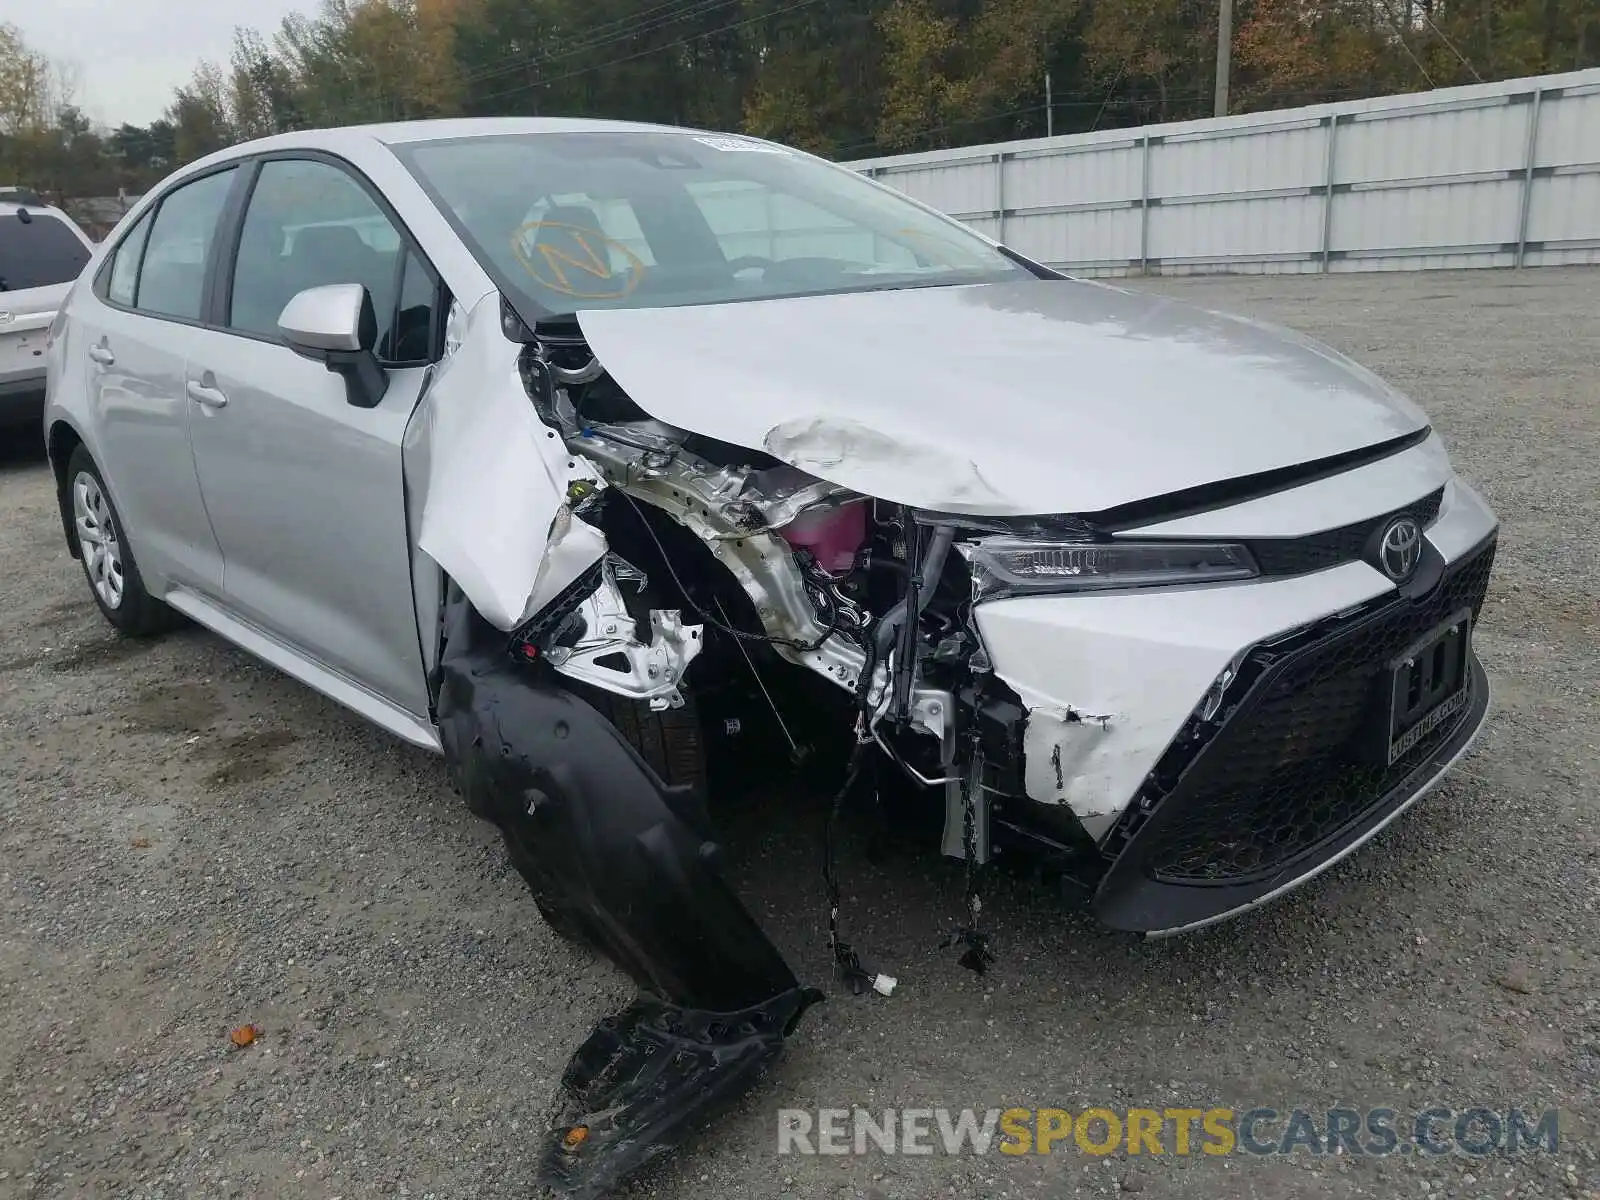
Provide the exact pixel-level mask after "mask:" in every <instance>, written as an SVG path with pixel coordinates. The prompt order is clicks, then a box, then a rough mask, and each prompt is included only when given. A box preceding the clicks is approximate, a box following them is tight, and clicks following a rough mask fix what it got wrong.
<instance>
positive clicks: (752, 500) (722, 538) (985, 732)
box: [504, 310, 1073, 863]
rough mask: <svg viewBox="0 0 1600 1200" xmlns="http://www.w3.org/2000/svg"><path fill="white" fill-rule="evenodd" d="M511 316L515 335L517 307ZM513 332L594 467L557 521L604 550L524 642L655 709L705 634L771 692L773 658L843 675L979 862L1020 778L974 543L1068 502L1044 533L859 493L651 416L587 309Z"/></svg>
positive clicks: (869, 730) (859, 717) (865, 721)
mask: <svg viewBox="0 0 1600 1200" xmlns="http://www.w3.org/2000/svg"><path fill="white" fill-rule="evenodd" d="M504 319H505V321H506V322H507V323H508V325H509V326H510V328H509V329H508V332H509V333H512V334H513V335H514V336H517V335H518V329H517V327H518V326H520V324H521V323H520V321H519V320H518V319H517V318H516V316H515V314H513V313H510V311H509V310H507V311H506V312H505V314H504ZM519 340H522V341H523V342H524V349H523V352H522V355H521V358H520V361H519V370H520V373H521V376H522V379H523V383H524V387H525V388H526V390H527V393H528V396H529V399H530V401H531V402H532V403H533V405H534V407H535V409H536V411H537V412H538V415H539V417H540V419H541V421H543V422H544V423H545V424H546V425H548V426H550V427H552V428H554V429H557V430H559V431H560V433H561V436H562V438H563V439H564V441H565V443H566V445H567V448H568V449H569V451H570V452H571V453H572V454H573V455H574V456H578V457H580V458H581V460H583V461H585V462H587V463H588V464H591V465H592V466H593V467H594V468H595V469H596V472H597V475H596V478H595V479H594V480H593V481H592V482H590V481H583V482H579V483H575V484H574V485H573V486H572V489H571V494H570V495H569V497H568V501H569V509H568V510H566V512H565V514H564V515H563V516H561V517H559V518H558V522H559V521H571V522H582V523H586V524H589V525H592V526H593V527H595V528H598V529H600V530H601V531H602V532H603V534H604V535H605V538H606V541H607V544H608V546H609V547H610V550H609V552H608V554H607V556H606V557H605V559H604V560H603V561H602V562H601V563H599V564H597V565H596V566H595V567H594V568H593V569H592V570H591V571H590V572H588V573H587V574H586V575H585V576H584V577H583V578H581V579H580V580H578V581H576V582H575V583H574V584H573V585H572V586H571V587H570V588H569V589H568V590H567V592H566V593H564V594H563V596H561V597H558V598H557V599H556V600H555V601H554V602H552V603H551V604H550V605H548V606H547V607H546V608H545V609H544V610H543V611H541V612H540V613H539V614H537V615H536V616H535V617H534V618H533V619H532V620H531V621H529V622H528V623H527V624H526V625H524V626H523V627H522V628H521V629H519V630H518V631H517V632H516V634H515V635H514V637H515V640H516V641H517V642H518V644H519V645H521V646H522V647H523V648H524V653H525V654H526V655H527V656H528V657H530V658H531V657H535V656H541V655H542V656H543V657H544V659H545V660H546V661H548V662H550V663H551V665H552V666H553V667H554V668H555V669H556V670H557V671H558V672H559V673H562V674H565V675H568V676H570V677H572V678H576V679H580V680H582V681H584V682H586V683H590V684H594V685H596V686H600V687H603V688H605V689H607V690H609V691H613V692H616V693H617V694H620V695H626V696H630V697H633V698H635V699H643V700H648V701H649V703H650V704H651V706H652V707H653V708H665V707H668V706H676V705H679V704H681V703H682V697H681V694H680V688H681V687H682V686H683V682H684V677H685V674H686V672H687V671H688V670H689V667H690V665H691V663H692V662H693V661H694V660H695V659H696V658H697V656H698V655H699V654H700V652H701V650H702V649H703V648H704V646H705V645H706V644H707V643H721V644H722V646H723V647H724V649H726V648H727V647H728V646H729V644H730V643H731V645H732V647H733V649H734V650H735V651H736V653H737V658H738V659H741V660H743V665H744V667H745V668H746V669H748V670H749V671H750V672H753V673H754V674H755V675H756V677H757V679H758V680H759V681H760V683H761V690H762V692H763V694H764V696H765V697H766V699H767V701H768V702H769V703H771V704H773V706H774V707H775V708H777V707H778V702H777V700H776V699H775V698H774V696H773V692H774V690H776V689H779V688H780V685H779V684H778V683H777V681H776V679H775V675H776V676H781V675H782V674H783V672H782V671H778V672H774V671H773V670H772V669H771V665H770V664H772V663H774V662H780V663H783V664H788V665H792V666H798V667H803V668H806V669H807V670H809V671H810V672H811V673H812V674H813V675H815V676H817V677H819V678H821V679H823V680H826V681H827V682H828V683H830V684H832V685H834V695H833V699H834V701H835V702H836V703H837V706H838V710H839V724H840V726H841V735H843V734H845V733H847V732H850V731H853V735H854V736H855V737H856V738H857V739H858V740H859V741H860V742H861V743H862V744H871V745H873V746H875V747H876V748H877V749H878V750H880V751H881V752H882V753H883V754H885V755H886V756H887V757H888V759H889V760H891V761H892V762H894V763H895V764H897V765H898V766H899V768H900V769H901V770H902V771H903V772H904V774H905V776H906V777H907V778H908V779H909V780H910V781H912V782H913V783H914V784H915V785H917V786H919V787H922V788H928V789H941V790H942V791H943V793H944V795H945V800H946V805H947V820H946V836H945V840H944V849H945V852H946V853H948V854H951V855H953V856H956V857H963V858H972V859H974V860H975V861H976V862H978V863H982V862H984V861H987V859H988V857H989V852H990V838H989V832H988V830H989V821H988V816H989V808H990V798H991V797H992V796H995V795H1002V796H1003V795H1006V794H1017V795H1020V794H1021V793H1022V782H1021V770H1022V766H1021V764H1022V727H1023V724H1024V722H1023V721H1022V720H1021V719H1020V718H1021V717H1022V715H1023V713H1022V710H1021V708H1020V706H1019V704H1018V701H1017V699H1016V697H1015V695H1014V694H1012V693H1011V692H1010V690H1009V689H1008V688H1006V687H1005V685H1004V684H1003V683H1000V682H999V681H997V680H995V679H994V677H993V676H992V674H991V673H990V670H989V664H988V661H987V658H986V656H985V654H984V652H983V648H982V645H981V641H980V638H979V636H978V633H977V629H976V626H975V625H974V624H973V622H972V621H971V612H972V605H973V599H974V589H975V588H986V587H988V586H990V585H989V584H988V583H986V581H985V579H984V577H983V574H982V572H981V570H980V569H979V568H978V567H976V566H975V565H973V564H970V563H969V562H968V558H967V554H968V551H970V549H971V547H972V544H973V541H974V539H978V538H982V537H984V536H1005V535H1012V534H1019V533H1021V534H1029V533H1032V534H1038V533H1040V532H1049V533H1051V534H1054V535H1057V536H1060V535H1062V534H1063V533H1068V534H1070V533H1071V532H1073V531H1070V530H1067V529H1065V528H1064V527H1065V526H1066V525H1067V524H1068V523H1069V522H1070V518H1060V519H1051V520H1053V521H1058V522H1059V525H1060V526H1061V527H1055V526H1054V525H1053V526H1052V527H1051V528H1049V529H1048V530H1045V529H1043V528H1042V527H1043V526H1044V525H1045V524H1046V522H1045V520H1041V519H1038V518H1024V519H1007V518H976V517H970V516H954V515H949V514H941V513H932V512H926V511H922V510H917V509H914V508H910V507H907V506H904V505H900V504H895V503H891V502H887V501H883V500H878V499H874V498H870V497H865V496H861V495H859V494H856V493H854V492H851V491H849V490H848V489H845V488H843V487H840V486H839V485H837V484H833V483H829V482H826V481H824V480H821V479H817V478H815V477H813V476H811V475H808V474H806V473H805V472H803V471H800V470H798V469H796V468H795V467H792V466H789V465H786V464H784V463H782V462H779V461H778V460H776V459H774V458H771V457H770V456H767V455H764V454H761V453H759V452H756V451H752V450H748V449H744V448H742V447H737V446H733V445H729V444H727V443H722V442H718V441H715V440H713V439H709V438H706V437H704V436H701V435H698V434H693V433H689V432H687V431H684V430H681V429H676V428H674V427H672V426H669V425H666V424H664V423H662V422H661V421H658V420H655V419H653V418H651V417H650V416H648V415H647V414H646V413H644V412H643V411H642V410H641V409H639V408H638V407H637V406H636V405H635V404H634V403H633V401H632V400H631V399H629V397H628V396H627V395H626V393H624V392H623V391H622V389H621V388H620V387H619V386H618V385H617V384H616V383H615V382H614V381H613V380H612V379H611V377H610V376H609V375H607V374H606V372H605V371H604V369H603V367H602V366H601V364H600V363H599V362H598V361H597V360H596V359H595V358H594V357H593V356H592V354H591V353H590V352H589V350H588V347H587V345H586V344H585V342H584V339H583V337H582V334H581V333H580V332H579V330H578V328H577V326H576V324H573V323H568V324H551V325H546V324H544V323H541V324H540V326H539V328H538V329H536V330H531V331H529V330H525V329H524V330H522V331H521V332H520V336H519ZM718 565H720V567H721V568H722V569H721V570H718V569H717V568H718ZM647 582H648V584H649V585H650V587H651V589H652V591H653V593H654V595H655V596H656V597H657V598H658V599H660V601H661V606H656V607H648V608H644V609H640V606H639V605H635V606H634V607H635V608H636V609H640V611H639V615H638V616H637V617H634V618H630V617H629V615H628V595H627V593H628V592H629V591H630V590H631V591H633V592H634V593H635V594H638V593H640V592H641V591H642V589H643V588H644V587H645V586H646V583H647ZM669 604H670V606H671V607H670V608H668V607H664V606H665V605H669ZM691 620H692V621H694V622H696V623H694V624H688V623H686V622H688V621H691ZM958 713H959V714H967V715H966V716H958ZM776 715H777V717H778V720H779V722H780V724H781V723H782V721H783V715H782V712H781V709H779V711H778V712H777V714H776ZM790 749H791V751H792V752H794V753H796V754H798V753H799V752H800V751H801V747H800V746H799V745H798V744H793V743H791V746H790ZM969 839H970V840H971V841H972V843H973V844H972V845H970V846H969V845H967V842H968V840H969Z"/></svg>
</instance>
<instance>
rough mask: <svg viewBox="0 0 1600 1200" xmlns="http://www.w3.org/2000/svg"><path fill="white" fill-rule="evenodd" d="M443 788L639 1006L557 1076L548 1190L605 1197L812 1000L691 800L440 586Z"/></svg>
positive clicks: (779, 1038) (758, 1060)
mask: <svg viewBox="0 0 1600 1200" xmlns="http://www.w3.org/2000/svg"><path fill="white" fill-rule="evenodd" d="M437 710H438V719H439V728H440V736H441V740H442V742H443V745H444V753H445V759H446V762H447V763H448V765H449V769H450V774H451V778H452V780H453V782H454V783H455V785H456V786H457V788H459V789H460V791H461V794H462V795H463V797H465V799H466V802H467V805H468V807H470V808H471V809H472V811H473V812H474V813H476V814H477V815H479V816H481V817H483V818H485V819H487V820H489V821H492V822H493V823H494V824H495V825H497V826H499V828H500V829H501V830H502V832H503V833H504V834H505V836H506V843H507V846H508V848H509V850H510V852H511V855H512V858H513V860H514V862H515V863H516V866H517V867H518V869H519V870H520V871H521V872H522V873H523V875H524V877H525V878H527V880H528V882H529V884H530V886H531V887H532V888H533V890H534V892H535V894H536V895H537V896H538V897H539V900H540V902H541V904H543V905H545V906H546V907H551V908H554V909H555V910H557V911H558V912H559V913H560V914H561V916H562V918H563V920H564V923H566V924H567V925H569V926H570V928H571V929H572V930H573V931H574V933H575V934H576V935H577V936H578V937H580V938H582V939H583V940H585V941H588V942H589V943H590V944H592V945H593V946H594V947H595V948H596V949H598V950H599V951H601V952H602V953H603V954H605V955H606V956H607V957H608V958H610V959H611V960H612V961H613V962H615V963H616V964H617V965H618V966H619V967H621V968H622V970H623V971H625V972H626V973H627V974H628V976H629V977H630V978H631V979H632V980H633V981H634V983H635V984H636V985H637V986H638V988H639V990H640V992H641V993H642V994H641V996H640V997H639V999H637V1000H635V1001H634V1003H633V1004H631V1005H629V1007H628V1008H627V1009H625V1010H624V1011H623V1012H622V1013H620V1014H618V1015H616V1016H614V1017H608V1018H607V1019H605V1020H604V1021H602V1022H600V1024H599V1025H598V1026H597V1027H596V1028H595V1030H594V1031H593V1033H591V1034H590V1036H589V1038H588V1039H587V1040H586V1041H585V1042H584V1044H583V1045H582V1046H581V1047H580V1048H579V1049H578V1051H577V1053H576V1054H575V1055H574V1056H573V1058H572V1060H571V1062H570V1063H569V1064H568V1066H567V1070H566V1073H565V1075H564V1077H563V1079H562V1092H563V1096H562V1100H561V1113H560V1117H559V1119H558V1122H557V1124H556V1126H555V1127H554V1128H553V1129H552V1131H551V1135H550V1144H549V1145H548V1147H547V1148H546V1152H545V1160H544V1167H543V1175H544V1181H545V1182H546V1183H547V1184H549V1185H550V1186H553V1187H555V1188H557V1189H559V1190H561V1191H564V1192H568V1193H571V1194H574V1195H578V1196H585V1197H588V1196H599V1195H603V1194H604V1193H605V1192H606V1191H607V1190H609V1189H610V1188H611V1187H612V1186H613V1185H614V1184H616V1183H617V1182H618V1181H619V1180H620V1179H621V1178H622V1177H623V1176H625V1175H626V1174H628V1173H629V1172H631V1171H632V1170H634V1169H635V1168H637V1167H638V1166H640V1165H641V1164H642V1163H644V1162H645V1161H646V1160H648V1159H650V1158H652V1157H654V1156H655V1155H657V1154H660V1153H662V1152H664V1151H666V1150H668V1149H670V1148H671V1147H672V1146H674V1145H676V1144H677V1142H678V1141H679V1140H681V1138H682V1137H683V1136H684V1134H685V1133H687V1131H688V1125H689V1123H690V1122H691V1120H693V1118H695V1117H696V1116H697V1115H699V1114H701V1113H703V1112H705V1111H706V1110H708V1109H709V1108H711V1107H713V1106H715V1105H717V1104H718V1102H720V1101H723V1100H727V1099H731V1098H732V1097H734V1096H736V1095H737V1094H738V1093H739V1092H741V1091H743V1090H744V1089H745V1088H746V1087H747V1086H749V1084H750V1083H751V1082H753V1081H754V1079H755V1078H756V1076H757V1075H758V1074H759V1073H760V1071H761V1069H762V1068H764V1067H765V1066H766V1065H768V1064H769V1063H770V1062H772V1061H773V1060H774V1059H775V1058H776V1057H777V1056H778V1054H779V1053H780V1051H781V1049H782V1045H783V1039H784V1037H785V1036H787V1035H788V1034H789V1033H790V1032H792V1030H793V1029H794V1026H795V1025H796V1024H797V1023H798V1021H799V1019H800V1016H801V1014H802V1013H804V1011H805V1009H806V1008H807V1007H808V1006H809V1005H810V1004H811V1003H813V1002H814V1001H816V1000H818V999H821V993H819V992H816V991H814V990H812V989H805V988H802V987H801V986H800V985H799V983H798V982H797V981H796V979H795V977H794V973H793V972H792V971H791V970H790V969H789V966H788V964H787V963H785V962H784V960H783V956H782V955H781V954H779V953H778V950H777V948H776V947H774V946H773V945H772V943H771V942H770V941H768V940H767V937H766V935H765V934H763V933H762V932H761V929H760V927H759V926H758V925H757V924H756V922H755V919H754V918H753V917H751V916H750V914H749V913H748V912H747V911H746V910H745V908H744V906H743V905H742V904H741V903H740V902H739V900H738V897H737V896H735V895H734V893H733V891H732V889H731V888H729V887H728V885H727V884H726V883H725V882H724V881H723V880H722V878H721V876H720V875H719V874H718V872H717V859H718V857H719V852H718V848H717V846H716V844H715V843H713V842H712V841H710V840H709V839H708V837H707V836H706V834H707V826H706V821H705V817H704V811H703V807H702V804H701V802H700V798H699V796H697V795H696V794H695V793H694V792H693V791H692V790H690V789H668V788H666V787H664V786H663V785H662V783H661V781H660V779H659V778H657V776H656V775H655V774H654V773H653V772H652V771H651V770H650V769H649V767H648V766H647V765H646V764H645V763H644V761H643V760H642V759H641V758H640V757H639V755H638V754H637V753H636V752H635V751H634V749H633V747H631V746H630V745H628V743H627V742H626V741H625V740H624V739H623V738H622V736H621V734H619V733H618V731H617V729H616V727H615V726H613V725H612V724H611V723H610V722H609V721H607V720H606V719H605V718H604V717H602V716H601V715H600V713H599V712H598V711H596V710H595V709H594V708H592V707H591V706H589V705H588V704H587V703H585V702H584V701H583V700H581V699H579V698H578V697H576V696H575V695H573V694H572V693H570V692H568V691H567V690H565V689H564V688H563V687H561V686H559V684H558V683H557V682H556V677H555V676H553V675H547V674H545V673H543V669H542V668H540V667H536V666H532V665H524V664H519V663H517V662H515V661H514V660H513V659H512V658H511V656H510V655H509V654H508V653H507V651H506V638H505V635H504V634H503V633H500V632H499V631H497V630H495V629H494V628H493V627H491V626H490V625H489V624H488V622H486V621H485V620H483V618H482V617H480V616H479V615H478V614H477V613H476V612H475V611H474V610H473V608H472V606H471V604H470V603H469V602H468V601H467V599H466V598H465V597H464V596H463V595H462V594H461V592H460V590H459V589H458V588H456V587H454V586H452V587H451V588H450V594H449V596H448V597H447V599H446V602H445V619H444V646H443V650H442V652H441V656H440V663H439V699H438V704H437Z"/></svg>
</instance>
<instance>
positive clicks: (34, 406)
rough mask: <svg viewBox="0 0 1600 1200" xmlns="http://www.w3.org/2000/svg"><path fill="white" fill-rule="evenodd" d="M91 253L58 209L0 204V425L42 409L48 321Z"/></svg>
mask: <svg viewBox="0 0 1600 1200" xmlns="http://www.w3.org/2000/svg"><path fill="white" fill-rule="evenodd" d="M93 252H94V245H93V243H91V242H90V241H89V239H88V238H87V237H86V236H84V232H83V230H81V229H79V228H78V226H77V224H76V223H74V221H73V220H72V218H71V217H69V216H67V214H66V213H64V212H62V211H61V210H59V209H55V208H50V207H49V206H47V205H40V204H27V203H9V202H0V427H3V428H10V427H13V426H17V425H26V424H32V423H35V422H37V421H38V420H39V418H40V415H41V414H42V413H43V411H44V386H45V343H46V342H47V341H48V340H49V331H50V324H51V322H52V321H54V320H55V318H56V313H57V312H58V311H59V310H60V308H61V302H62V301H63V300H65V299H66V298H67V292H68V291H70V290H71V288H72V283H73V280H75V279H77V278H78V274H79V272H81V271H82V270H83V267H84V264H85V263H87V262H88V261H89V256H90V255H91V254H92V253H93Z"/></svg>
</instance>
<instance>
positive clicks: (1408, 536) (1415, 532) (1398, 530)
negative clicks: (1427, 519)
mask: <svg viewBox="0 0 1600 1200" xmlns="http://www.w3.org/2000/svg"><path fill="white" fill-rule="evenodd" d="M1421 559H1422V528H1421V526H1419V525H1418V524H1417V522H1416V520H1415V518H1412V517H1396V518H1395V519H1394V520H1392V521H1390V522H1389V524H1388V525H1387V526H1386V527H1385V528H1384V531H1383V535H1382V536H1381V537H1380V538H1379V539H1378V565H1379V566H1380V567H1382V568H1383V573H1384V574H1385V575H1387V576H1388V577H1389V578H1390V579H1392V580H1394V581H1395V582H1396V583H1400V582H1402V581H1403V580H1406V579H1409V578H1411V573H1412V572H1413V571H1415V570H1416V569H1417V563H1418V562H1420V561H1421Z"/></svg>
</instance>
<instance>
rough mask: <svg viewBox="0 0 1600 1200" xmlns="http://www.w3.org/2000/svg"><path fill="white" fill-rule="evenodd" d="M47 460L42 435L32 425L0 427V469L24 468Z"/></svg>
mask: <svg viewBox="0 0 1600 1200" xmlns="http://www.w3.org/2000/svg"><path fill="white" fill-rule="evenodd" d="M49 461H50V456H49V455H48V454H46V453H45V446H44V436H43V435H42V434H41V433H40V432H39V430H37V429H35V428H34V427H33V426H32V425H18V426H12V427H9V428H7V427H0V471H17V470H26V469H30V468H33V467H38V466H43V465H44V464H45V463H47V462H49Z"/></svg>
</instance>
